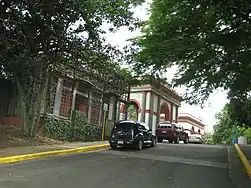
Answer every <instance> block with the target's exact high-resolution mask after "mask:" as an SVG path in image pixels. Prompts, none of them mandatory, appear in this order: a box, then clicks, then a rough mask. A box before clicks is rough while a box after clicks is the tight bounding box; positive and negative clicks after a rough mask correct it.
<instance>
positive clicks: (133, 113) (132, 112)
mask: <svg viewBox="0 0 251 188" xmlns="http://www.w3.org/2000/svg"><path fill="white" fill-rule="evenodd" d="M127 113H128V119H130V120H135V121H137V120H138V119H137V117H138V112H137V108H136V107H135V106H134V105H130V106H129V107H128V108H127Z"/></svg>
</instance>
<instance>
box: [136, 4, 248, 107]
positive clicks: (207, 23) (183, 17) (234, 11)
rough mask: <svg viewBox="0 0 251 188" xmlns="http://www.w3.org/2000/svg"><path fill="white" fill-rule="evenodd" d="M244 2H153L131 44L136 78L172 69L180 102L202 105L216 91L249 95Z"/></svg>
mask: <svg viewBox="0 0 251 188" xmlns="http://www.w3.org/2000/svg"><path fill="white" fill-rule="evenodd" d="M250 3H251V2H250V1H244V0H241V1H237V0H230V1H194V0H188V1H184V0H153V2H152V5H151V16H150V18H149V20H148V21H146V22H144V23H142V25H143V26H142V33H143V36H141V37H138V38H136V39H134V44H135V45H136V46H138V49H139V50H138V53H137V55H136V59H135V61H134V62H133V65H134V66H135V67H136V68H135V69H136V70H140V73H142V72H144V71H146V70H148V69H149V68H151V70H152V72H155V71H156V70H162V71H165V68H169V67H171V66H173V65H177V66H178V72H177V74H176V76H175V78H174V83H175V84H176V85H185V86H187V87H188V90H187V93H186V96H185V97H184V98H185V99H187V100H188V102H190V103H192V104H195V103H203V102H204V101H205V99H207V98H208V96H209V95H210V93H211V92H212V91H214V90H215V89H216V88H224V89H230V90H231V91H239V92H240V93H241V94H243V95H244V94H246V93H248V92H249V91H250V90H251V84H250V81H251V77H250V73H251V66H250V58H251V53H250V49H251V40H250V36H251V30H250V26H251V16H250V12H251V7H250V6H249V5H250Z"/></svg>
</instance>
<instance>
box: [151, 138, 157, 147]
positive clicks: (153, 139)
mask: <svg viewBox="0 0 251 188" xmlns="http://www.w3.org/2000/svg"><path fill="white" fill-rule="evenodd" d="M151 146H152V147H155V146H156V138H155V137H153V138H152V144H151Z"/></svg>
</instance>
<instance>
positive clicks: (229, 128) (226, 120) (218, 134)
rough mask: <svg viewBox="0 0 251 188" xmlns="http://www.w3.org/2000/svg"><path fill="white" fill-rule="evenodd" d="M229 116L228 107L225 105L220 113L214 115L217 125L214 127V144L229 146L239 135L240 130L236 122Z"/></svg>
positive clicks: (229, 109)
mask: <svg viewBox="0 0 251 188" xmlns="http://www.w3.org/2000/svg"><path fill="white" fill-rule="evenodd" d="M230 114H231V108H230V105H229V104H226V105H225V106H224V108H223V109H222V111H221V112H220V113H217V114H216V115H215V118H216V120H217V123H216V125H214V134H213V141H214V143H221V144H230V143H231V142H232V139H233V138H235V137H238V136H240V135H241V131H240V128H239V127H238V125H237V124H236V122H235V121H233V120H232V119H231V115H230Z"/></svg>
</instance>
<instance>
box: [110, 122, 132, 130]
mask: <svg viewBox="0 0 251 188" xmlns="http://www.w3.org/2000/svg"><path fill="white" fill-rule="evenodd" d="M134 126H135V124H133V123H118V124H116V125H115V126H114V127H113V129H132V128H133V127H134Z"/></svg>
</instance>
